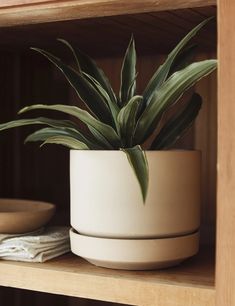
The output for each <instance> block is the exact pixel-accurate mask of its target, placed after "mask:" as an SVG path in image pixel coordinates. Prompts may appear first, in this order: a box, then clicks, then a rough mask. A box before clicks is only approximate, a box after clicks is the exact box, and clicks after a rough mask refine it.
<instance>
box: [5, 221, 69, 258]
mask: <svg viewBox="0 0 235 306" xmlns="http://www.w3.org/2000/svg"><path fill="white" fill-rule="evenodd" d="M69 251H70V242H69V228H68V227H64V226H53V227H48V228H42V229H39V230H37V231H34V232H31V233H26V234H15V235H14V234H0V258H2V259H7V260H16V261H29V262H44V261H47V260H49V259H52V258H54V257H57V256H60V255H62V254H64V253H67V252H69Z"/></svg>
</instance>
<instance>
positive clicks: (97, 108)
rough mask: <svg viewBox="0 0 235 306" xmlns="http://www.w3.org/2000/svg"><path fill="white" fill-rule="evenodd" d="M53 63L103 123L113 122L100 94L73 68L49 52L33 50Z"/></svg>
mask: <svg viewBox="0 0 235 306" xmlns="http://www.w3.org/2000/svg"><path fill="white" fill-rule="evenodd" d="M31 49H33V50H35V51H37V52H39V53H41V54H42V55H43V56H45V57H46V58H47V59H48V60H49V61H50V62H52V63H53V64H54V65H55V66H56V67H57V68H58V69H59V70H60V71H61V72H62V73H63V74H64V76H65V77H66V79H67V80H68V82H69V83H70V85H71V86H72V87H73V88H74V90H75V92H76V93H77V95H78V96H79V98H80V99H81V100H82V101H83V102H84V103H85V104H86V106H87V107H88V108H89V109H90V110H91V112H92V113H93V114H94V115H95V116H96V117H97V118H99V119H100V120H101V121H102V122H105V123H110V122H112V117H111V114H110V111H109V108H108V106H107V104H106V102H105V101H104V99H103V97H102V96H101V95H100V93H99V92H98V91H97V90H96V89H95V88H94V87H93V86H92V85H91V84H90V82H88V81H87V80H86V78H84V77H83V76H82V75H80V74H78V73H77V72H76V71H75V70H74V69H73V68H71V67H70V66H68V65H65V64H64V63H63V62H62V61H61V60H60V59H59V58H57V57H55V56H54V55H52V54H50V53H49V52H47V51H44V50H41V49H37V48H31Z"/></svg>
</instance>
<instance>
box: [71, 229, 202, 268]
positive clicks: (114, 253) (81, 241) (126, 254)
mask: <svg viewBox="0 0 235 306" xmlns="http://www.w3.org/2000/svg"><path fill="white" fill-rule="evenodd" d="M70 241H71V249H72V252H73V253H74V254H76V255H78V256H81V257H83V258H84V259H86V260H87V261H89V262H90V263H92V264H95V265H97V266H101V267H106V268H112V269H125V270H152V269H160V268H166V267H170V266H173V265H176V264H179V263H180V262H182V261H183V260H185V259H186V258H189V257H191V256H193V255H195V254H196V253H197V252H198V245H199V232H195V233H193V234H189V235H184V236H179V237H174V238H160V239H159V238H158V239H112V238H99V237H91V236H85V235H80V234H78V233H77V232H76V231H75V230H74V229H71V230H70Z"/></svg>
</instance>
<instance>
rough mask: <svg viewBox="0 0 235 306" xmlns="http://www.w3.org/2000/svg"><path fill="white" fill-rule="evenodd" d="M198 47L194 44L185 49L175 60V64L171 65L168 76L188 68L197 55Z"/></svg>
mask: <svg viewBox="0 0 235 306" xmlns="http://www.w3.org/2000/svg"><path fill="white" fill-rule="evenodd" d="M196 48H197V45H196V44H193V45H190V46H188V47H187V48H185V49H183V50H182V51H181V52H180V53H179V54H178V55H177V57H176V58H175V60H174V62H173V63H172V65H171V69H170V71H169V73H168V76H169V75H171V74H173V73H174V72H176V71H178V70H182V69H184V68H185V67H187V66H188V65H189V64H190V63H191V62H192V59H193V57H194V56H195V53H196Z"/></svg>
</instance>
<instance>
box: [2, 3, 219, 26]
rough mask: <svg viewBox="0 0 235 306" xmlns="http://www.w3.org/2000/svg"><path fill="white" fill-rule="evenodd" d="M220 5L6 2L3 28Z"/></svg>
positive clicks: (3, 11)
mask: <svg viewBox="0 0 235 306" xmlns="http://www.w3.org/2000/svg"><path fill="white" fill-rule="evenodd" d="M210 5H216V0H158V1H155V0H145V1H143V0H132V1H126V0H60V1H59V0H57V1H55V0H33V1H29V0H13V1H12V0H11V1H10V0H2V1H1V4H0V26H1V27H3V26H13V25H23V24H34V23H45V22H53V21H59V20H72V19H84V18H94V17H103V16H115V15H128V14H136V13H145V12H156V11H166V10H175V9H183V8H196V7H207V6H210Z"/></svg>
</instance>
